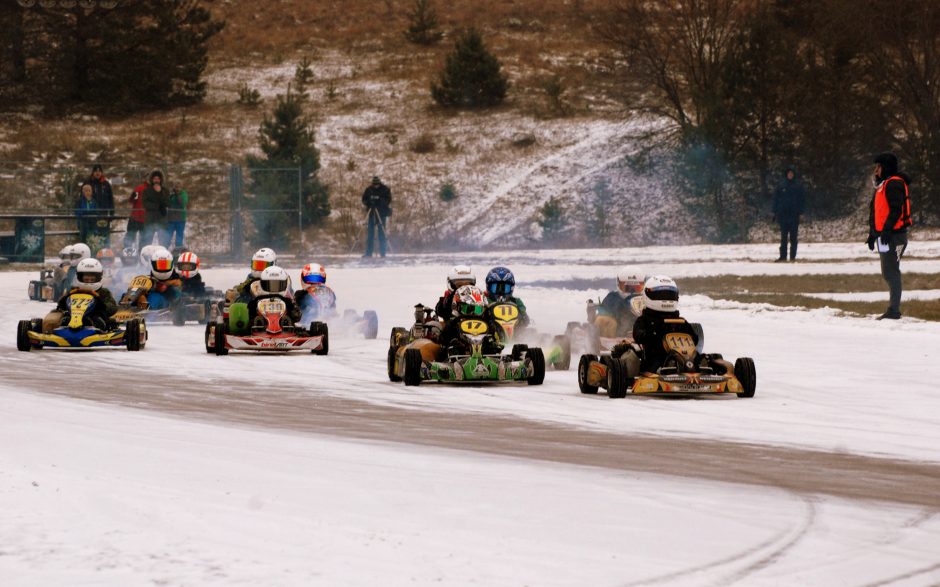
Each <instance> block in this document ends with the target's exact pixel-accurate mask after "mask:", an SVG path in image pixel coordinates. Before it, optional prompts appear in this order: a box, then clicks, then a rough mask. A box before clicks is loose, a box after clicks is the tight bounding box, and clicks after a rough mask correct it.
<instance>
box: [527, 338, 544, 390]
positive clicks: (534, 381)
mask: <svg viewBox="0 0 940 587" xmlns="http://www.w3.org/2000/svg"><path fill="white" fill-rule="evenodd" d="M525 357H526V359H527V362H530V363H529V364H530V365H531V366H532V371H531V372H530V373H529V377H528V379H527V380H526V381H528V382H529V385H542V382H543V381H545V355H544V354H543V353H542V349H540V348H538V347H535V348H531V349H529V350H528V351H526V355H525Z"/></svg>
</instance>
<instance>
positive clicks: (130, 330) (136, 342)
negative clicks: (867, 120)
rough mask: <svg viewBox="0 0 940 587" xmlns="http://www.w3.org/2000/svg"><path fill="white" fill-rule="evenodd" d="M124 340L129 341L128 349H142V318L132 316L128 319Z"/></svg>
mask: <svg viewBox="0 0 940 587" xmlns="http://www.w3.org/2000/svg"><path fill="white" fill-rule="evenodd" d="M124 340H125V341H126V342H127V350H129V351H139V350H140V348H141V344H140V320H138V319H137V318H132V319H130V320H128V321H127V323H126V324H125V325H124Z"/></svg>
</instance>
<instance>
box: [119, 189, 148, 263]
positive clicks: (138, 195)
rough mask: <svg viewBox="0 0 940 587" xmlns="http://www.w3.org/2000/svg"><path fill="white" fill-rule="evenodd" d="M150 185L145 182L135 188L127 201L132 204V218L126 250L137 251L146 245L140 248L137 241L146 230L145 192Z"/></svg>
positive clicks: (125, 243) (129, 224)
mask: <svg viewBox="0 0 940 587" xmlns="http://www.w3.org/2000/svg"><path fill="white" fill-rule="evenodd" d="M149 185H150V184H149V183H148V182H147V181H146V180H145V181H144V182H143V183H141V184H140V185H138V186H137V187H135V188H134V191H133V192H131V195H130V197H129V198H128V199H127V201H128V202H130V204H131V216H130V218H128V219H127V231H126V232H125V233H124V248H125V249H127V248H131V249H134V250H135V251H136V250H137V249H138V248H142V247H143V245H144V243H141V245H140V247H138V246H137V239H138V238H139V237H140V235H141V232H142V231H143V229H144V221H145V220H146V218H147V217H146V213H145V211H144V191H145V190H146V189H147V187H148V186H149ZM135 254H136V253H135Z"/></svg>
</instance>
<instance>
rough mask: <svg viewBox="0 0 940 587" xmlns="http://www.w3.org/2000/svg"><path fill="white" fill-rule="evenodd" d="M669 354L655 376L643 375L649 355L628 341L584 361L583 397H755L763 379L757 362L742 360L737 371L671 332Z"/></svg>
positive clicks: (580, 383) (685, 336)
mask: <svg viewBox="0 0 940 587" xmlns="http://www.w3.org/2000/svg"><path fill="white" fill-rule="evenodd" d="M663 344H664V346H665V347H666V349H667V351H668V354H667V356H666V358H665V360H664V361H663V364H662V366H661V367H659V368H658V369H657V370H656V371H655V372H644V371H641V368H640V366H641V364H642V353H643V349H642V347H641V346H639V345H637V344H633V343H632V342H630V341H626V340H623V341H621V342H620V343H618V344H617V345H615V346H614V348H613V349H612V350H611V352H608V353H604V354H602V355H600V356H597V355H594V354H590V353H589V354H585V355H581V360H580V361H579V362H578V387H579V388H580V389H581V393H587V394H596V393H597V390H598V388H604V389H606V390H607V396H608V397H610V398H622V397H625V396H626V394H627V393H631V394H634V395H645V394H654V395H707V394H723V393H734V394H736V395H737V396H738V397H744V398H750V397H754V392H755V390H756V387H757V373H756V371H755V368H754V360H753V359H751V358H748V357H741V358H739V359H737V360H736V361H735V362H734V365H732V364H731V363H730V362H728V361H726V360H725V359H724V358H723V357H722V356H721V355H720V354H718V353H713V354H703V353H701V352H700V349H701V344H700V345H699V346H698V347H696V345H695V342H694V339H693V338H692V336H691V335H689V334H687V333H685V332H670V333H668V334H666V336H665V338H664V341H663Z"/></svg>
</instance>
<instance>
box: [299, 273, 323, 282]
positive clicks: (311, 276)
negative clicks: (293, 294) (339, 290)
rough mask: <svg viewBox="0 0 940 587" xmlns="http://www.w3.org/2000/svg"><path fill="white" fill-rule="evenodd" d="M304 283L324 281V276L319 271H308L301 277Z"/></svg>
mask: <svg viewBox="0 0 940 587" xmlns="http://www.w3.org/2000/svg"><path fill="white" fill-rule="evenodd" d="M301 279H302V280H303V282H304V283H326V277H324V276H323V275H320V274H319V273H308V274H307V275H304V276H302V277H301Z"/></svg>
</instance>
